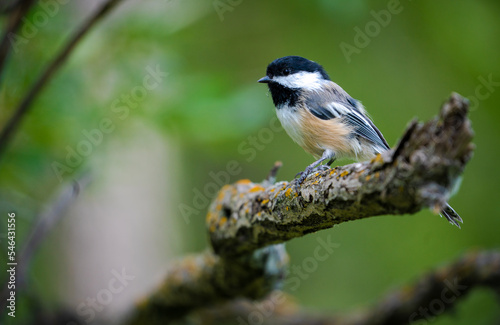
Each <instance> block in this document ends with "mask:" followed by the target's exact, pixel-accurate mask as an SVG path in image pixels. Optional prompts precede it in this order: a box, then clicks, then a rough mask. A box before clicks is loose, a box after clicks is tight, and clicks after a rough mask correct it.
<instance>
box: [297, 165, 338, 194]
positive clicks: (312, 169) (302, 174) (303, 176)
mask: <svg viewBox="0 0 500 325" xmlns="http://www.w3.org/2000/svg"><path fill="white" fill-rule="evenodd" d="M329 169H330V167H329V166H327V165H319V166H316V167H311V166H308V167H307V168H306V169H305V170H304V171H302V172H298V173H297V175H295V178H297V177H299V178H298V180H297V182H296V183H295V189H296V190H297V192H298V190H299V187H300V185H302V183H303V182H304V181H305V180H306V178H307V176H309V174H311V173H312V172H315V171H325V170H329Z"/></svg>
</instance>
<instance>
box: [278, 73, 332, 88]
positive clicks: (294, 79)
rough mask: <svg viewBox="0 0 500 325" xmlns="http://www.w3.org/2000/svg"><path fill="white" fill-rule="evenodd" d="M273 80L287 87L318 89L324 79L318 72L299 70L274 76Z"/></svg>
mask: <svg viewBox="0 0 500 325" xmlns="http://www.w3.org/2000/svg"><path fill="white" fill-rule="evenodd" d="M273 80H274V81H276V82H277V83H279V84H281V85H283V86H285V87H288V88H301V89H304V90H319V89H321V88H322V84H323V82H324V81H325V80H324V79H323V78H322V77H321V74H320V73H319V72H305V71H301V72H298V73H294V74H291V75H288V76H286V77H283V76H281V77H274V78H273Z"/></svg>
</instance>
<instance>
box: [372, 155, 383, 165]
mask: <svg viewBox="0 0 500 325" xmlns="http://www.w3.org/2000/svg"><path fill="white" fill-rule="evenodd" d="M378 162H384V159H382V155H381V154H379V153H378V154H377V155H376V156H375V157H373V158H372V160H370V163H372V164H373V163H378Z"/></svg>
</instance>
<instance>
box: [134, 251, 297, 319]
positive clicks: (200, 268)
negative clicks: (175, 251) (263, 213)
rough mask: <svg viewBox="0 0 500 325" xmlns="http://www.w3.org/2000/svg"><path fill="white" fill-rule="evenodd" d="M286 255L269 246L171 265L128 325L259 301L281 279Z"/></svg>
mask: <svg viewBox="0 0 500 325" xmlns="http://www.w3.org/2000/svg"><path fill="white" fill-rule="evenodd" d="M287 266H288V255H287V253H286V251H285V248H284V246H283V245H271V246H269V247H266V248H262V249H259V250H256V251H254V252H253V253H252V254H248V255H243V256H241V257H238V258H236V257H232V258H226V257H220V256H218V255H215V254H214V253H213V252H211V251H207V252H205V253H203V254H200V255H196V256H190V257H187V258H184V259H183V260H180V261H178V262H176V263H174V264H173V265H172V266H171V267H170V270H169V271H168V273H167V276H166V277H165V280H164V282H163V283H162V284H161V285H160V287H159V289H158V290H157V291H156V292H155V293H154V294H153V295H151V297H149V298H148V299H146V300H144V301H143V302H142V303H141V304H140V305H139V308H138V311H137V313H136V314H135V315H134V316H133V317H132V321H131V322H130V324H137V325H139V324H150V325H152V324H156V322H157V323H158V324H165V322H168V321H172V320H176V319H178V318H180V317H182V316H185V315H186V314H187V313H188V312H190V311H192V310H193V309H195V308H199V307H205V306H211V305H214V304H216V303H221V302H226V301H229V300H232V299H236V298H240V297H246V298H250V299H262V298H264V297H265V296H266V295H267V294H268V293H269V292H271V291H272V290H274V289H276V288H278V287H279V285H280V283H281V281H282V280H283V279H284V277H285V272H286V268H287Z"/></svg>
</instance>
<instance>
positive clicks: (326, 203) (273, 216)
mask: <svg viewBox="0 0 500 325" xmlns="http://www.w3.org/2000/svg"><path fill="white" fill-rule="evenodd" d="M467 112H468V103H467V101H466V100H465V99H464V98H462V97H460V96H459V95H458V94H453V95H452V96H451V98H450V99H449V100H448V102H447V103H446V104H445V105H444V106H443V108H442V110H441V114H440V116H439V118H435V119H433V120H432V121H429V122H427V123H425V124H421V123H416V122H412V123H410V125H409V127H408V129H407V131H406V132H405V135H404V136H403V137H402V139H401V141H400V142H399V144H398V146H397V147H396V149H395V150H389V151H387V152H385V153H383V154H381V155H378V156H377V157H376V158H374V159H372V160H371V161H366V162H362V163H355V164H350V165H346V166H339V167H336V168H334V169H331V170H327V171H320V172H316V173H314V174H311V175H310V176H309V177H308V178H307V179H306V180H305V181H304V183H303V184H302V186H301V187H300V189H299V190H298V192H297V191H296V186H295V182H292V183H287V182H279V183H276V184H273V185H269V186H267V185H266V184H254V183H252V182H250V181H249V180H241V181H239V182H237V183H235V184H233V185H226V186H224V187H223V188H222V189H221V191H220V192H219V194H218V196H217V198H216V200H215V201H214V202H213V203H212V205H211V207H210V209H209V211H208V215H207V221H208V225H209V233H210V239H211V243H212V247H213V248H214V250H215V252H216V253H217V254H219V255H224V256H235V255H240V254H244V253H248V252H251V251H253V250H255V249H257V248H260V247H264V246H267V245H270V244H276V243H281V242H284V241H287V240H289V239H292V238H295V237H300V236H303V235H305V234H308V233H310V232H315V231H318V230H321V229H326V228H331V227H333V226H334V225H337V224H339V223H342V222H346V221H350V220H357V219H363V218H368V217H373V216H379V215H386V214H397V215H401V214H406V213H416V212H418V211H420V210H421V209H422V208H428V207H430V208H432V209H434V211H436V212H438V211H440V210H441V209H442V208H443V207H444V206H445V204H446V201H447V200H448V199H449V195H450V191H451V190H452V188H453V187H454V185H455V183H456V181H457V179H458V177H459V176H460V174H461V173H462V171H463V169H464V167H465V164H466V163H467V161H468V160H469V159H470V158H471V156H472V150H473V145H472V144H471V143H470V141H471V139H472V135H473V133H472V129H471V127H470V121H469V120H468V119H467Z"/></svg>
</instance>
